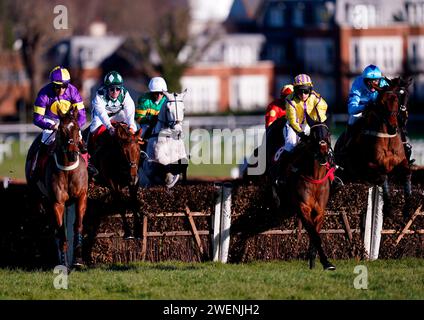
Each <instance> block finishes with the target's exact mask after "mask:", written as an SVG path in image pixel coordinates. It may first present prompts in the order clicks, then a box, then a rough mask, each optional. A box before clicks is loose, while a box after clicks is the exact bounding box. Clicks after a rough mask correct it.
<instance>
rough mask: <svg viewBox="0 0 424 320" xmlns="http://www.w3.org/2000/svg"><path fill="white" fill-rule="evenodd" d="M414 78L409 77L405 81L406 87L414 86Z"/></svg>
mask: <svg viewBox="0 0 424 320" xmlns="http://www.w3.org/2000/svg"><path fill="white" fill-rule="evenodd" d="M412 81H413V78H412V77H408V78H406V79H405V87H406V88H408V87H409V86H410V85H411V84H412Z"/></svg>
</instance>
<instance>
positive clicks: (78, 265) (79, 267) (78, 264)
mask: <svg viewBox="0 0 424 320" xmlns="http://www.w3.org/2000/svg"><path fill="white" fill-rule="evenodd" d="M84 267H85V265H84V263H82V262H75V263H74V264H73V265H72V268H74V269H75V270H82V269H84Z"/></svg>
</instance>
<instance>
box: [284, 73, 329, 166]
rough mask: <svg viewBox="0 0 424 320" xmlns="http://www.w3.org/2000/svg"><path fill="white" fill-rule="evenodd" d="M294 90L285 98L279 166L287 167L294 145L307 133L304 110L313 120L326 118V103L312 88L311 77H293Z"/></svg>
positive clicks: (302, 75)
mask: <svg viewBox="0 0 424 320" xmlns="http://www.w3.org/2000/svg"><path fill="white" fill-rule="evenodd" d="M293 87H294V92H293V93H292V94H290V95H289V96H288V97H287V98H286V105H285V106H286V112H287V114H286V116H287V123H286V125H285V127H284V139H285V144H284V148H283V152H282V154H281V156H280V167H282V168H287V167H288V164H289V161H290V160H291V154H292V151H293V149H294V147H295V146H296V145H297V144H298V143H299V141H300V139H302V138H304V137H305V136H306V135H309V131H310V128H309V126H308V124H307V122H306V116H305V112H307V113H308V115H309V116H310V117H311V118H312V119H313V120H315V121H320V122H324V121H325V120H326V119H327V115H326V113H327V103H326V102H325V100H324V99H323V98H322V97H321V96H320V95H319V94H318V93H317V92H316V91H314V90H313V84H312V80H311V77H310V76H308V75H307V74H299V75H297V76H296V77H295V78H294V82H293Z"/></svg>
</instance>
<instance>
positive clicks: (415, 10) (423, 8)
mask: <svg viewBox="0 0 424 320" xmlns="http://www.w3.org/2000/svg"><path fill="white" fill-rule="evenodd" d="M406 12H407V14H408V22H409V23H410V24H412V25H422V24H424V1H423V2H408V3H406Z"/></svg>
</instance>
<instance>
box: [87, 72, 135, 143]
mask: <svg viewBox="0 0 424 320" xmlns="http://www.w3.org/2000/svg"><path fill="white" fill-rule="evenodd" d="M123 84H124V80H123V79H122V76H121V75H120V74H119V73H118V72H116V71H111V72H109V73H108V74H106V76H105V78H104V80H103V86H101V87H100V88H99V89H98V90H97V93H96V96H95V97H94V99H93V101H92V102H91V103H92V106H93V109H92V121H91V125H90V133H91V135H92V140H91V141H92V143H93V144H95V142H96V138H97V137H98V136H99V135H100V134H101V133H103V132H104V131H105V130H107V131H108V132H109V134H110V135H113V134H114V133H115V128H114V127H113V126H112V121H116V122H120V121H122V122H125V123H126V124H127V125H128V127H129V128H130V130H132V131H133V132H135V131H136V130H137V127H136V125H135V122H134V113H135V105H134V100H133V99H132V98H131V96H130V93H129V92H128V90H127V89H125V87H124V86H123ZM91 147H94V146H93V145H92V146H91ZM91 147H90V149H91Z"/></svg>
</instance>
